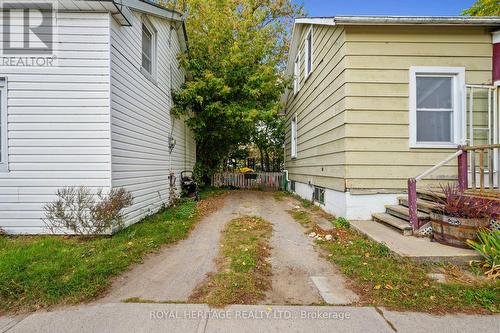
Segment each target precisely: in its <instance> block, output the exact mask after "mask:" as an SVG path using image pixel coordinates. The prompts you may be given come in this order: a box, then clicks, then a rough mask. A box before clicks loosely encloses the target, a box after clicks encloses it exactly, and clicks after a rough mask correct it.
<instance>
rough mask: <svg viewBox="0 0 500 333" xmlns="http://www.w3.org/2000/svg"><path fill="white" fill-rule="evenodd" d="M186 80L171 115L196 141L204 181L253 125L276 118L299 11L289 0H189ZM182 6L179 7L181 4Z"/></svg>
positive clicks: (184, 60) (245, 139) (198, 166)
mask: <svg viewBox="0 0 500 333" xmlns="http://www.w3.org/2000/svg"><path fill="white" fill-rule="evenodd" d="M186 1H187V8H188V11H189V15H188V18H187V22H186V26H187V34H188V38H189V52H188V53H187V54H183V55H181V56H180V60H181V65H182V66H183V68H184V69H185V71H186V74H187V78H188V79H187V81H186V83H185V84H184V85H183V86H182V88H181V89H180V90H179V91H177V92H175V93H174V104H175V106H174V110H173V112H174V114H177V115H187V116H188V120H187V124H188V126H189V127H190V128H191V129H192V130H193V133H194V137H195V139H196V143H197V148H196V150H197V164H196V166H195V173H196V174H197V176H198V177H199V179H201V180H202V182H204V183H208V182H209V181H210V178H211V175H212V174H213V173H214V172H215V171H217V169H218V168H219V167H220V166H221V163H222V161H223V160H224V159H225V158H226V157H227V156H228V155H229V153H230V152H231V151H232V150H233V149H235V147H238V146H239V145H241V144H246V143H248V141H249V140H250V138H251V136H252V134H253V133H254V132H255V127H256V126H257V125H258V124H259V121H261V120H262V119H263V118H265V117H266V116H267V115H269V114H276V113H277V110H278V109H279V107H280V103H279V97H280V95H281V94H282V92H283V91H284V89H285V88H286V87H287V86H288V85H289V82H288V81H287V80H285V77H284V70H283V69H284V67H285V62H286V59H287V51H288V43H289V37H290V24H291V22H292V20H293V19H294V18H295V17H296V16H297V15H299V14H300V13H301V12H302V9H301V7H298V6H296V5H294V4H293V3H292V1H291V0H186ZM182 5H183V4H181V6H182Z"/></svg>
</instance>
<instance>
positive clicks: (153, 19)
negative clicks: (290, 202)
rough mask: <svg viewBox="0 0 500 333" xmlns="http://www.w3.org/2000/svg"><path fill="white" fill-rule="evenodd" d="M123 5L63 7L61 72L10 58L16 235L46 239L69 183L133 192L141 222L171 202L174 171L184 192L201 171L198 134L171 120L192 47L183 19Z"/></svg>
mask: <svg viewBox="0 0 500 333" xmlns="http://www.w3.org/2000/svg"><path fill="white" fill-rule="evenodd" d="M117 2H118V1H117ZM120 3H123V4H124V5H125V6H119V5H117V4H115V1H111V0H110V1H71V0H59V1H56V5H57V6H58V11H57V24H56V27H57V28H56V29H55V32H56V36H54V40H53V43H54V46H55V52H56V55H57V60H56V61H57V63H56V64H55V65H54V66H17V65H16V66H13V65H12V63H6V60H5V58H6V57H11V56H10V55H7V54H6V52H2V64H1V66H0V106H1V107H0V110H1V114H0V115H1V117H0V148H1V150H0V151H2V154H1V155H0V156H1V157H0V228H1V229H3V230H4V231H6V232H7V233H12V234H38V233H44V232H46V229H45V225H44V223H43V221H42V218H43V217H44V210H43V206H44V205H45V204H46V203H48V202H50V201H52V200H53V199H54V198H55V193H56V191H57V189H58V188H61V187H66V186H86V187H88V188H91V189H94V190H97V189H100V188H102V189H104V190H108V191H109V190H110V189H111V188H119V187H124V188H126V189H127V190H129V191H130V192H131V193H132V195H133V197H134V204H133V206H132V207H130V208H129V209H127V212H126V221H125V222H126V224H127V225H129V224H132V223H135V222H137V221H139V220H140V219H141V218H143V217H144V216H145V215H147V214H150V213H152V212H154V211H156V210H158V208H159V207H161V205H163V204H164V203H166V202H168V201H169V194H170V191H171V190H170V183H171V182H170V174H171V173H172V174H173V175H174V177H175V178H174V179H175V180H176V183H175V191H176V192H177V193H178V192H179V191H180V184H179V179H180V172H181V171H182V170H190V169H192V167H193V165H194V162H195V143H194V140H193V136H192V133H191V132H190V130H189V129H188V128H187V127H186V125H185V124H184V122H183V121H181V120H179V119H174V117H173V116H171V114H170V110H171V108H172V97H171V92H172V89H173V88H176V87H179V86H180V85H181V84H182V83H183V80H184V73H183V71H182V69H180V68H179V64H178V62H177V58H176V56H177V55H178V54H179V53H180V52H181V51H184V50H185V49H186V45H187V42H186V37H185V30H184V25H183V21H182V16H181V15H180V14H179V13H176V12H172V11H168V10H165V9H163V8H161V7H158V6H155V5H153V4H151V3H150V2H146V1H139V0H123V1H120ZM3 10H5V9H3ZM2 22H3V24H2V28H3V30H2V31H5V29H6V24H7V23H8V22H7V23H6V22H5V21H2ZM11 24H12V22H11ZM145 27H147V29H148V30H147V31H143V30H144V29H145ZM148 31H149V32H151V35H149V36H148V35H147V32H148ZM145 33H146V35H145ZM148 37H149V38H148ZM1 38H2V39H4V38H5V34H1ZM19 38H22V36H20V37H19ZM145 39H147V41H145ZM2 42H3V40H2V41H0V46H2V45H4V44H2ZM145 50H146V51H148V50H149V51H150V54H147V53H148V52H146V53H145ZM2 51H5V50H4V49H2ZM145 57H146V58H145ZM148 57H149V58H150V59H149V60H150V63H148V62H147V58H148ZM145 67H147V69H145ZM169 137H172V138H171V139H169ZM172 139H173V140H172ZM174 141H175V146H173V147H171V148H172V149H170V148H169V144H170V143H173V142H174ZM173 190H174V189H173Z"/></svg>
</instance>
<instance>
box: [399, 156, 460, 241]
mask: <svg viewBox="0 0 500 333" xmlns="http://www.w3.org/2000/svg"><path fill="white" fill-rule="evenodd" d="M463 155H464V149H463V147H460V148H459V149H458V151H457V152H456V153H454V154H453V155H451V156H449V157H447V158H446V159H445V160H443V161H441V162H439V163H438V164H436V165H435V166H433V167H432V168H429V169H428V170H426V171H425V172H423V173H421V174H420V175H418V176H417V177H415V178H410V179H408V211H409V215H410V224H411V226H412V229H413V231H417V230H418V229H420V227H421V226H422V225H423V224H424V223H426V222H424V221H420V220H419V218H418V213H417V211H418V208H417V182H418V181H419V180H421V179H423V178H425V177H427V176H429V175H430V174H432V173H434V172H435V171H436V170H438V169H439V168H441V167H442V166H443V165H445V164H447V163H449V162H450V161H452V160H453V159H455V158H458V165H459V170H460V167H461V166H462V165H465V171H466V173H467V157H465V162H464V157H463ZM462 167H463V166H462ZM459 175H460V171H459ZM458 183H459V187H460V190H462V191H463V190H465V189H466V188H467V178H465V183H464V182H463V180H460V176H459V181H458ZM463 186H465V187H463Z"/></svg>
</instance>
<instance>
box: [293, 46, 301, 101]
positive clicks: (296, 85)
mask: <svg viewBox="0 0 500 333" xmlns="http://www.w3.org/2000/svg"><path fill="white" fill-rule="evenodd" d="M299 89H300V56H299V55H297V57H296V58H295V63H294V65H293V93H294V94H296V93H298V92H299Z"/></svg>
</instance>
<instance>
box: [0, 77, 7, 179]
mask: <svg viewBox="0 0 500 333" xmlns="http://www.w3.org/2000/svg"><path fill="white" fill-rule="evenodd" d="M0 170H7V80H6V79H5V78H0Z"/></svg>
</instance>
